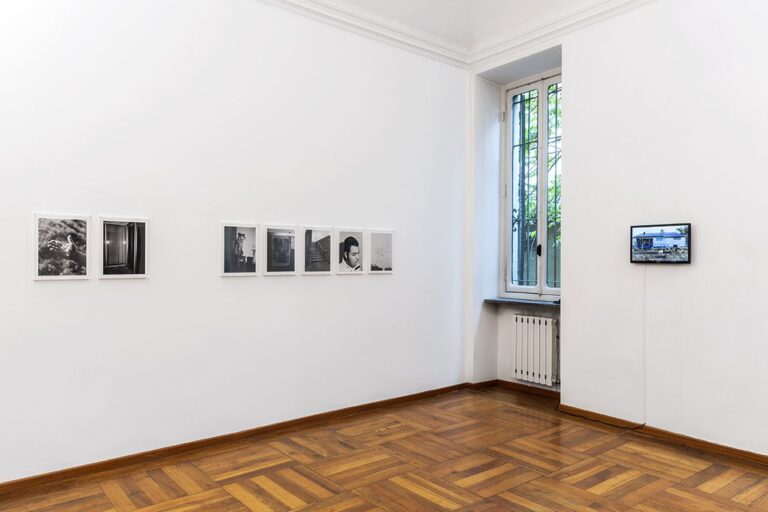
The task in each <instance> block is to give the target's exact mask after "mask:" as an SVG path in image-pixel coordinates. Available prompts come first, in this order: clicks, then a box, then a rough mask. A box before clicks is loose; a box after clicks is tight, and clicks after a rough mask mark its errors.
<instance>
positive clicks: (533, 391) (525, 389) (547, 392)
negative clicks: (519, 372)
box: [496, 380, 560, 400]
mask: <svg viewBox="0 0 768 512" xmlns="http://www.w3.org/2000/svg"><path fill="white" fill-rule="evenodd" d="M496 385H497V386H498V387H500V388H504V389H511V390H512V391H520V392H521V393H528V394H530V395H538V396H545V397H547V398H556V399H557V400H560V392H559V391H555V390H554V389H544V388H537V387H536V386H526V385H525V384H520V383H519V382H510V381H508V380H497V381H496Z"/></svg>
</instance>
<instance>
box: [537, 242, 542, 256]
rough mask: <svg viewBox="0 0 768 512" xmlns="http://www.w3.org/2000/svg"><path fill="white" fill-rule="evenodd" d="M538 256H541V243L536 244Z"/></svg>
mask: <svg viewBox="0 0 768 512" xmlns="http://www.w3.org/2000/svg"><path fill="white" fill-rule="evenodd" d="M536 256H541V244H539V245H537V246H536Z"/></svg>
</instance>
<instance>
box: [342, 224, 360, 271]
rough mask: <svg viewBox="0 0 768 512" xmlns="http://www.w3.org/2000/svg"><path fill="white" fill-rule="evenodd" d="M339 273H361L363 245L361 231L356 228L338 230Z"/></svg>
mask: <svg viewBox="0 0 768 512" xmlns="http://www.w3.org/2000/svg"><path fill="white" fill-rule="evenodd" d="M338 240H339V257H338V269H337V272H338V273H339V274H358V273H360V274H362V273H363V260H364V256H365V247H364V246H363V231H362V230H356V229H340V230H339V236H338Z"/></svg>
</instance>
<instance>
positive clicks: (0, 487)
mask: <svg viewBox="0 0 768 512" xmlns="http://www.w3.org/2000/svg"><path fill="white" fill-rule="evenodd" d="M468 387H470V384H469V383H462V384H455V385H453V386H447V387H444V388H438V389H431V390H428V391H422V392H420V393H414V394H411V395H406V396H400V397H396V398H389V399H386V400H379V401H377V402H370V403H367V404H362V405H355V406H352V407H345V408H343V409H338V410H335V411H330V412H324V413H320V414H313V415H312V416H305V417H303V418H298V419H294V420H288V421H283V422H280V423H274V424H272V425H266V426H263V427H257V428H252V429H248V430H243V431H241V432H234V433H232V434H224V435H221V436H216V437H209V438H207V439H200V440H198V441H192V442H189V443H182V444H177V445H174V446H168V447H165V448H158V449H156V450H149V451H146V452H142V453H137V454H133V455H126V456H124V457H117V458H115V459H110V460H105V461H101V462H94V463H92V464H85V465H83V466H77V467H74V468H67V469H62V470H59V471H52V472H50V473H44V474H42V475H35V476H31V477H27V478H20V479H18V480H11V481H10V482H0V496H2V495H4V494H9V493H15V492H19V491H24V490H28V489H32V488H37V487H45V486H50V485H53V484H61V483H64V482H67V481H70V480H74V479H77V478H82V477H85V476H92V475H95V474H97V473H105V472H107V471H114V470H118V469H123V468H127V467H128V466H134V465H138V464H146V463H147V462H152V461H156V460H159V459H164V458H166V457H171V456H176V455H180V454H183V453H187V452H193V451H196V450H200V449H203V448H210V447H212V446H216V445H219V444H224V443H228V442H232V441H236V440H240V439H246V438H250V437H256V436H260V435H264V434H267V433H275V432H278V431H281V430H289V429H294V428H297V427H303V426H307V425H312V424H317V423H321V422H327V421H329V420H334V419H339V418H343V417H346V416H352V415H355V414H360V413H364V412H369V411H373V410H375V409H381V408H384V407H392V406H394V405H400V404H403V403H407V402H412V401H414V400H420V399H423V398H430V397H433V396H437V395H442V394H444V393H449V392H451V391H457V390H460V389H466V388H468Z"/></svg>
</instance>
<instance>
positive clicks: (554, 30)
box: [469, 0, 655, 72]
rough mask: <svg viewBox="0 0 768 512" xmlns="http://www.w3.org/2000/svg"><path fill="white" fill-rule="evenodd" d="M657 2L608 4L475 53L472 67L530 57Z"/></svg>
mask: <svg viewBox="0 0 768 512" xmlns="http://www.w3.org/2000/svg"><path fill="white" fill-rule="evenodd" d="M653 1H655V0H604V1H602V2H600V3H598V4H595V5H593V6H591V7H589V8H587V9H583V10H581V11H578V12H576V13H574V14H570V15H568V16H564V17H562V18H559V19H557V20H555V21H552V22H550V23H547V24H546V25H542V26H540V27H538V28H536V29H534V30H531V31H529V32H525V33H522V34H520V35H518V36H516V37H514V38H512V39H509V40H508V41H507V42H504V43H502V44H499V45H496V46H493V47H491V48H488V49H485V50H481V51H478V52H475V53H473V54H472V55H471V56H470V58H469V62H470V66H471V67H472V69H473V70H474V71H477V72H482V71H485V70H488V69H492V68H493V67H496V66H500V65H502V64H506V63H507V62H511V61H512V60H515V59H516V58H520V57H522V56H524V54H527V53H530V52H529V50H530V49H532V48H535V47H540V46H542V44H543V43H546V42H553V41H554V40H557V39H560V38H562V37H563V36H565V35H566V34H569V33H571V32H573V31H575V30H579V29H582V28H584V27H587V26H589V25H592V24H594V23H598V22H600V21H603V20H607V19H610V18H613V17H615V16H618V15H620V14H623V13H625V12H627V11H630V10H632V9H636V8H638V7H640V6H642V5H645V4H648V3H651V2H653ZM557 42H558V43H559V41H557Z"/></svg>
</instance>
